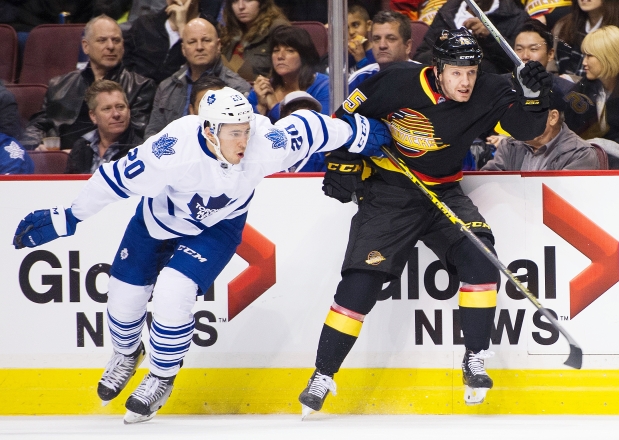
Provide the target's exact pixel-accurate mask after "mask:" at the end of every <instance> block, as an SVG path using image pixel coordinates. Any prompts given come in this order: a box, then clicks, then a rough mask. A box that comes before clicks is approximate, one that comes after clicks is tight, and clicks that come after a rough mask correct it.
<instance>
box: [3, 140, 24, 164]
mask: <svg viewBox="0 0 619 440" xmlns="http://www.w3.org/2000/svg"><path fill="white" fill-rule="evenodd" d="M4 150H5V151H6V152H7V153H9V157H10V158H11V159H21V160H24V153H25V151H24V150H22V149H21V148H19V145H17V144H16V143H15V141H11V143H10V144H9V145H7V146H6V147H4Z"/></svg>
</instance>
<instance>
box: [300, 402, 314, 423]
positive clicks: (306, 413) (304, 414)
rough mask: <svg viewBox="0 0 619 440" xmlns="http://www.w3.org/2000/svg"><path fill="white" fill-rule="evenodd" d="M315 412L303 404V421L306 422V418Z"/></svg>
mask: <svg viewBox="0 0 619 440" xmlns="http://www.w3.org/2000/svg"><path fill="white" fill-rule="evenodd" d="M313 412H314V410H313V409H312V408H310V407H309V406H305V405H303V404H301V420H305V418H306V417H307V416H309V415H310V414H311V413H313Z"/></svg>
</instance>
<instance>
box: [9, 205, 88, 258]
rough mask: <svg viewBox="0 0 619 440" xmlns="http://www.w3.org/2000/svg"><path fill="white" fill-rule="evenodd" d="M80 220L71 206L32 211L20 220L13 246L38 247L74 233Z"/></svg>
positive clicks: (16, 247) (17, 247)
mask: <svg viewBox="0 0 619 440" xmlns="http://www.w3.org/2000/svg"><path fill="white" fill-rule="evenodd" d="M80 221H81V220H78V219H77V218H76V217H75V216H74V215H73V213H72V212H71V208H69V209H64V208H63V207H62V206H57V207H56V208H52V209H41V210H38V211H34V212H31V213H30V214H28V215H27V216H26V218H25V219H23V220H22V221H21V222H19V226H17V230H16V231H15V237H13V246H15V249H22V248H24V247H36V246H39V245H42V244H45V243H48V242H50V241H52V240H55V239H57V238H58V237H64V236H69V235H73V234H75V228H76V226H77V224H78V223H79V222H80Z"/></svg>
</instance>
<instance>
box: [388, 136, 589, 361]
mask: <svg viewBox="0 0 619 440" xmlns="http://www.w3.org/2000/svg"><path fill="white" fill-rule="evenodd" d="M381 150H382V151H383V152H384V153H385V154H386V155H387V157H388V158H389V160H390V161H391V162H392V163H393V164H394V165H395V166H396V167H397V168H398V169H400V171H402V172H403V173H404V175H405V176H406V177H408V178H409V179H410V180H411V182H413V184H414V185H415V186H416V187H417V188H419V189H420V190H421V192H422V193H423V194H424V195H425V196H426V197H427V198H428V199H430V201H431V202H432V203H433V204H434V206H436V207H437V208H438V209H439V210H440V211H441V212H442V213H443V214H445V216H446V217H447V218H448V219H449V220H450V221H451V222H452V223H453V224H454V225H456V226H459V227H460V231H462V233H463V234H464V235H465V236H466V238H468V239H469V240H471V241H472V242H473V244H474V245H475V247H476V248H477V249H479V250H480V251H481V252H482V253H483V254H484V255H485V256H486V258H488V260H490V262H491V263H492V265H493V266H495V267H496V268H497V269H498V270H499V271H501V273H503V275H505V276H506V277H507V279H508V280H509V281H510V282H511V283H512V284H513V285H514V286H515V287H516V289H518V290H519V291H520V293H522V294H523V295H524V296H525V297H526V298H527V299H528V300H529V301H531V302H532V303H533V305H534V306H535V307H537V310H539V312H540V313H541V314H542V315H544V316H545V317H546V319H548V321H550V323H551V324H552V326H553V327H554V328H556V329H557V330H558V331H559V332H560V333H561V334H562V335H563V336H565V339H567V342H568V343H569V344H570V355H569V357H568V358H567V360H566V361H565V362H564V364H565V365H567V366H569V367H572V368H577V369H580V368H581V367H582V349H581V348H580V346H579V345H578V344H577V343H576V341H575V340H574V338H572V337H571V336H570V335H569V333H568V332H567V331H565V329H564V328H563V327H562V326H561V324H559V321H557V319H556V318H555V317H554V316H553V315H552V313H550V312H549V311H548V309H546V308H545V307H544V306H542V305H541V304H540V302H539V301H538V300H537V298H535V296H533V294H532V293H531V292H530V291H529V289H527V288H526V287H525V286H524V284H522V283H521V282H520V281H519V280H518V278H516V276H514V274H513V273H512V272H511V271H510V270H509V269H508V268H507V267H505V266H504V265H503V263H501V261H500V260H499V259H498V258H497V257H496V256H495V255H494V254H493V253H492V251H491V250H490V249H488V247H487V246H486V245H485V244H484V243H483V242H482V241H481V240H480V239H479V238H478V237H477V235H475V234H474V233H473V232H471V230H470V229H469V227H468V226H467V225H466V223H464V222H463V221H462V220H460V218H458V216H456V214H454V212H453V211H452V210H451V209H449V207H448V206H447V205H445V204H444V203H443V202H441V201H440V200H439V199H438V197H436V195H435V194H434V193H433V192H432V191H430V190H429V189H428V188H426V186H425V185H424V184H423V182H422V181H421V180H419V179H418V178H417V176H415V174H413V172H411V170H409V169H408V167H407V166H406V164H405V163H404V161H402V160H400V159H398V158H397V157H396V156H395V155H394V154H393V153H392V152H391V150H389V149H388V148H387V147H386V146H382V147H381Z"/></svg>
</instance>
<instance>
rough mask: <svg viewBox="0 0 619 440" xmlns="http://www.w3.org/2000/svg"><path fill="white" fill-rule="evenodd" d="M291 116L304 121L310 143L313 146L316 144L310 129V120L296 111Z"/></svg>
mask: <svg viewBox="0 0 619 440" xmlns="http://www.w3.org/2000/svg"><path fill="white" fill-rule="evenodd" d="M291 116H296V117H297V118H299V119H300V120H302V121H303V124H305V132H306V133H307V141H308V142H309V145H310V147H311V146H312V145H313V144H314V136H312V130H310V126H309V122H307V119H305V118H304V117H303V116H299V115H297V114H295V113H293V114H292V115H291Z"/></svg>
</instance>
